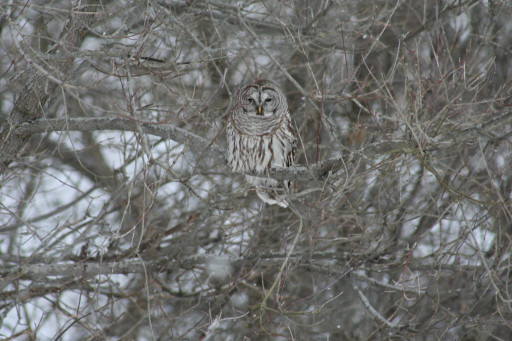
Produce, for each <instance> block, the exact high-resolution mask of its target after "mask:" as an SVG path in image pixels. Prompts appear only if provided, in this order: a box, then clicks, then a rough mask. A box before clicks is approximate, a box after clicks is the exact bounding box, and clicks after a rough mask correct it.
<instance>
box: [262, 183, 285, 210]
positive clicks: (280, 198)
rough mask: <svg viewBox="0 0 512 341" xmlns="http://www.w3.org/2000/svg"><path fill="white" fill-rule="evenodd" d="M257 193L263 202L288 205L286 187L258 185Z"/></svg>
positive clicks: (282, 205)
mask: <svg viewBox="0 0 512 341" xmlns="http://www.w3.org/2000/svg"><path fill="white" fill-rule="evenodd" d="M256 194H258V196H259V197H260V199H261V200H263V202H266V203H267V204H269V205H276V204H277V205H279V206H281V207H284V208H286V207H288V201H287V200H286V191H285V189H284V188H282V187H281V188H275V187H256Z"/></svg>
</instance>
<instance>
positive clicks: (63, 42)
mask: <svg viewBox="0 0 512 341" xmlns="http://www.w3.org/2000/svg"><path fill="white" fill-rule="evenodd" d="M100 4H101V2H100V1H98V0H89V1H84V4H83V5H81V1H77V5H76V7H74V8H73V9H72V11H71V12H70V13H71V16H70V18H69V19H68V22H67V24H66V26H65V27H64V28H63V30H62V33H61V36H60V38H59V39H58V41H59V42H60V43H59V44H57V45H56V46H57V47H56V48H55V49H54V50H52V51H51V52H50V54H52V55H55V56H58V57H60V60H59V61H58V63H55V66H54V67H53V68H52V69H51V70H43V69H41V68H40V66H39V65H36V64H34V62H33V61H32V59H31V58H30V57H29V56H28V54H27V53H25V52H24V51H23V50H21V47H20V45H19V44H17V47H18V49H19V50H20V51H19V52H20V54H21V55H22V56H23V58H24V59H25V60H26V61H27V63H28V64H29V65H31V66H32V67H33V68H34V69H36V70H38V72H36V73H35V75H34V76H32V78H31V79H30V80H29V81H28V82H27V84H26V85H25V87H24V88H23V89H22V90H21V92H20V95H19V97H18V99H17V100H16V102H15V104H14V108H13V110H12V111H11V113H10V114H9V119H8V120H7V122H6V123H4V124H3V126H2V127H1V128H0V174H1V173H3V172H4V170H5V168H7V166H9V164H10V163H11V161H12V160H13V159H14V158H15V157H16V155H17V154H18V153H19V151H20V150H22V149H23V147H25V145H26V143H27V141H28V139H29V136H26V135H21V134H14V133H13V130H14V129H15V128H16V126H17V125H18V124H20V123H23V122H28V121H32V120H35V119H38V118H40V117H42V116H43V109H42V108H43V107H44V106H45V104H46V103H47V102H48V100H49V99H50V98H51V97H53V96H55V93H56V91H57V89H58V87H59V85H60V86H62V85H63V84H64V80H65V79H66V78H67V77H68V72H69V70H70V69H71V67H72V66H73V61H74V59H73V58H72V57H70V56H71V53H72V52H73V51H74V50H75V49H76V48H78V47H79V46H80V45H81V44H82V42H83V41H84V39H85V37H86V36H87V33H88V32H89V27H90V26H91V25H92V24H93V23H94V21H95V20H96V18H95V16H94V14H95V13H96V10H97V8H98V7H99V6H100ZM52 79H53V81H52Z"/></svg>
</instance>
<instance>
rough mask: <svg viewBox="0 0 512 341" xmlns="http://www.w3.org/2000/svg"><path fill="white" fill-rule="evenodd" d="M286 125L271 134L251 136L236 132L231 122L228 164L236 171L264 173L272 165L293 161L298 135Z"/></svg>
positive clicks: (282, 164)
mask: <svg viewBox="0 0 512 341" xmlns="http://www.w3.org/2000/svg"><path fill="white" fill-rule="evenodd" d="M286 126H287V125H286V124H282V125H281V127H280V128H279V129H277V130H275V131H274V132H273V133H270V134H263V135H249V134H243V133H239V132H238V131H236V129H234V128H233V126H232V125H231V124H229V125H228V127H227V128H226V129H227V131H226V135H227V136H228V150H229V153H228V164H229V166H230V167H231V169H232V170H233V171H234V172H241V173H243V172H253V173H256V174H261V175H264V174H266V173H267V170H268V169H269V168H271V167H287V166H290V165H291V164H293V152H294V151H293V147H294V142H295V136H294V134H293V132H292V131H289V130H287V129H286Z"/></svg>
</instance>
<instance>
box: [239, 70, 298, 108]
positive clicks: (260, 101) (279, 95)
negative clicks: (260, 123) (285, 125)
mask: <svg viewBox="0 0 512 341" xmlns="http://www.w3.org/2000/svg"><path fill="white" fill-rule="evenodd" d="M238 98H239V105H240V106H241V108H242V110H243V112H244V113H246V114H247V115H251V116H257V117H258V116H259V117H269V116H272V115H275V114H276V113H277V114H280V113H283V112H286V110H287V109H288V108H287V107H288V104H287V103H286V97H285V96H284V94H283V92H282V91H281V89H280V88H279V85H277V84H276V83H274V82H272V81H269V80H264V79H260V80H257V81H252V82H248V83H245V84H244V85H243V86H242V87H241V88H240V92H239V96H238Z"/></svg>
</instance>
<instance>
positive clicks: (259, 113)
mask: <svg viewBox="0 0 512 341" xmlns="http://www.w3.org/2000/svg"><path fill="white" fill-rule="evenodd" d="M262 114H263V108H262V107H261V105H258V115H262Z"/></svg>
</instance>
